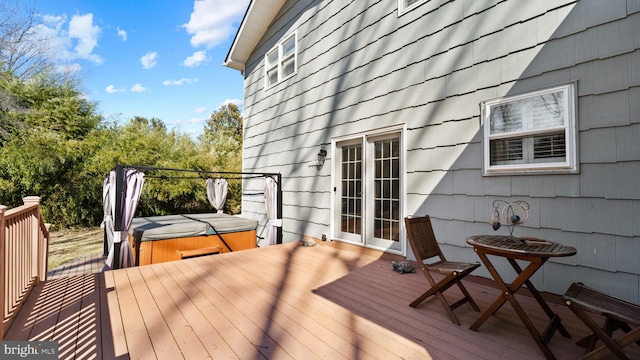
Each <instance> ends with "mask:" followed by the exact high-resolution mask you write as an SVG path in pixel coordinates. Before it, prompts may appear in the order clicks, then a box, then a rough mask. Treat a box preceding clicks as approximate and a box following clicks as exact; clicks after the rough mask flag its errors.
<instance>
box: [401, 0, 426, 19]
mask: <svg viewBox="0 0 640 360" xmlns="http://www.w3.org/2000/svg"><path fill="white" fill-rule="evenodd" d="M427 1H429V0H413V1H412V0H398V16H400V15H402V14H404V13H406V12H408V11H411V10H412V9H414V8H416V7H418V5H420V4H422V3H425V2H427Z"/></svg>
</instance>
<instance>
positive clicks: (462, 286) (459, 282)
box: [456, 280, 480, 312]
mask: <svg viewBox="0 0 640 360" xmlns="http://www.w3.org/2000/svg"><path fill="white" fill-rule="evenodd" d="M456 284H458V287H459V288H460V291H462V294H463V295H464V298H465V299H467V301H468V302H469V305H471V308H472V309H473V310H475V311H478V312H479V311H480V308H479V307H478V304H476V302H475V301H473V298H472V297H471V294H469V292H468V291H467V288H466V287H464V285H463V284H462V281H460V280H456Z"/></svg>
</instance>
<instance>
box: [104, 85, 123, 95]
mask: <svg viewBox="0 0 640 360" xmlns="http://www.w3.org/2000/svg"><path fill="white" fill-rule="evenodd" d="M104 90H105V91H106V92H108V93H109V94H115V93H119V92H125V91H126V90H125V89H122V88H121V89H116V87H115V86H113V85H109V86H107V87H106V88H105V89H104Z"/></svg>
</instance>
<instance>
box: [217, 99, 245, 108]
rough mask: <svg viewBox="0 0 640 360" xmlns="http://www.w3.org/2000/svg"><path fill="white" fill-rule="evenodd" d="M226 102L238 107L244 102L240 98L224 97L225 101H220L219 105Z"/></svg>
mask: <svg viewBox="0 0 640 360" xmlns="http://www.w3.org/2000/svg"><path fill="white" fill-rule="evenodd" d="M227 104H234V105H236V106H237V107H239V108H242V106H243V104H244V102H243V101H242V100H240V99H226V100H225V101H223V102H222V104H220V106H224V105H227Z"/></svg>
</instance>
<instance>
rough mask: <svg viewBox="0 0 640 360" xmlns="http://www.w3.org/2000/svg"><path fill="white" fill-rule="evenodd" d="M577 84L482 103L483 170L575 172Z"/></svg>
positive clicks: (496, 173)
mask: <svg viewBox="0 0 640 360" xmlns="http://www.w3.org/2000/svg"><path fill="white" fill-rule="evenodd" d="M575 96H576V95H575V84H573V83H572V84H567V85H561V86H556V87H553V88H549V89H544V90H539V91H533V92H529V93H525V94H521V95H516V96H509V97H505V98H502V99H496V100H490V101H485V102H483V103H482V104H481V108H482V123H483V124H484V144H483V145H484V167H483V170H484V175H499V174H518V173H546V172H558V171H560V172H576V171H577V170H578V160H577V158H578V156H577V155H578V154H577V144H576V142H577V141H576V127H575V103H576V100H575Z"/></svg>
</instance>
